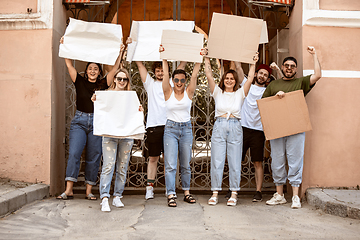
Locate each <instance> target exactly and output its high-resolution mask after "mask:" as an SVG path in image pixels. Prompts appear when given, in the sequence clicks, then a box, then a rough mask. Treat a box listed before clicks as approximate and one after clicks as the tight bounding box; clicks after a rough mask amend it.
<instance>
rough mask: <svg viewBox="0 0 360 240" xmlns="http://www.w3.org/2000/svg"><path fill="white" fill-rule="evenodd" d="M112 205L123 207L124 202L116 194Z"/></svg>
mask: <svg viewBox="0 0 360 240" xmlns="http://www.w3.org/2000/svg"><path fill="white" fill-rule="evenodd" d="M113 206H115V207H124V204H123V203H122V202H121V197H119V196H116V197H114V198H113Z"/></svg>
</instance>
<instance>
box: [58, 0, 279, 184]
mask: <svg viewBox="0 0 360 240" xmlns="http://www.w3.org/2000/svg"><path fill="white" fill-rule="evenodd" d="M189 1H191V2H193V4H194V8H193V9H194V20H195V18H196V9H197V8H196V4H197V3H198V2H207V6H208V9H207V10H208V11H207V12H208V15H207V32H208V30H209V25H210V5H211V4H210V1H209V0H204V1H199V0H197V1H196V2H195V0H189ZM189 1H186V0H182V1H181V0H173V20H181V19H182V18H181V6H182V5H181V3H184V2H189ZM90 2H93V3H92V4H91V5H86V4H81V3H77V4H68V6H67V7H68V9H69V12H70V15H73V16H72V17H77V18H80V19H81V14H80V12H81V11H82V12H84V13H83V14H82V15H83V17H82V19H83V20H87V21H100V22H104V19H106V18H109V17H107V16H106V14H105V5H106V4H110V7H109V8H108V10H107V13H111V12H113V13H114V10H111V6H112V7H116V9H119V7H121V4H124V2H130V6H131V7H130V24H131V20H132V16H133V11H134V10H133V0H130V1H119V0H117V1H116V0H114V1H90ZM95 2H97V3H99V2H101V3H99V4H100V5H98V6H97V5H96V3H95ZM134 2H136V1H134ZM154 2H156V4H158V9H159V13H158V19H155V20H162V19H161V18H160V6H161V2H160V0H153V1H149V0H147V1H146V0H143V3H144V4H143V5H144V20H145V19H146V18H147V17H146V5H148V6H149V4H155V3H154ZM169 2H170V1H169ZM220 4H221V12H223V11H224V8H226V6H225V4H227V7H230V8H231V9H233V11H232V12H233V13H234V14H235V15H242V16H243V15H244V14H245V12H246V10H247V11H248V15H249V16H250V15H251V16H252V17H257V18H260V17H261V18H263V19H265V17H266V15H267V14H270V15H271V14H274V11H268V9H267V8H266V7H263V6H258V5H254V4H251V3H248V2H247V1H245V0H242V1H240V0H239V1H237V0H235V1H234V0H227V1H226V2H225V3H224V1H223V0H221V3H220ZM218 5H219V4H218ZM244 5H245V6H246V7H247V9H246V8H245V10H242V9H241V6H244ZM96 7H97V9H96ZM275 10H277V11H278V10H279V9H275ZM91 11H93V12H91ZM96 11H97V12H96ZM101 11H102V12H101ZM219 12H220V11H219ZM282 12H284V11H282ZM99 13H102V14H99ZM115 13H117V11H116V12H115ZM224 13H226V12H224ZM256 14H258V16H257V15H256ZM281 14H282V13H281ZM115 16H117V14H116V15H115ZM276 16H277V15H276V13H275V23H276V25H275V26H270V28H273V29H278V28H279V26H278V24H277V21H278V20H276ZM101 17H102V20H101ZM86 18H87V19H86ZM118 19H119V18H118V17H117V21H118ZM137 20H138V19H137ZM196 23H197V22H196V21H195V24H196ZM281 28H284V27H281ZM204 32H206V31H204ZM262 50H263V51H262V61H263V62H265V55H266V54H265V45H264V46H263V47H262ZM217 65H219V66H217ZM145 66H146V67H147V69H148V70H149V73H150V74H152V73H151V72H150V69H151V68H150V66H151V62H146V63H145ZM212 66H213V67H214V68H213V72H214V73H215V77H214V78H215V81H216V82H218V81H219V80H220V75H221V71H222V69H223V68H224V63H223V62H222V61H221V62H219V61H217V60H215V59H212ZM126 67H127V68H128V69H129V72H130V74H131V77H132V89H133V90H135V91H136V92H137V94H138V97H139V99H140V102H141V104H142V105H143V107H144V113H145V114H146V110H147V94H146V91H145V89H144V88H143V86H142V82H141V79H140V75H139V72H138V69H137V67H136V64H135V63H132V64H131V65H127V66H126ZM192 67H193V64H187V66H186V69H185V70H186V72H190V73H191V72H192ZM203 68H204V66H203V65H202V67H201V70H200V73H199V77H198V86H197V89H196V92H195V95H194V97H193V104H192V108H191V117H192V119H191V121H192V124H193V136H194V139H193V149H192V160H191V173H192V177H191V189H193V190H210V187H211V180H210V157H211V141H210V139H211V133H212V129H213V124H214V115H215V112H214V109H215V108H214V100H213V98H212V97H211V96H210V92H209V89H208V86H207V80H206V77H205V73H204V69H203ZM219 69H220V70H219ZM75 94H76V93H75V89H74V86H73V84H72V83H71V80H70V78H69V77H68V79H67V85H66V98H67V101H66V131H67V132H66V133H67V135H66V136H67V139H68V132H69V129H70V123H71V119H72V117H73V116H74V113H75V110H76V103H75V101H76V97H75ZM145 119H146V116H145ZM66 156H68V140H67V141H66ZM264 156H265V159H264V162H263V164H264V183H263V187H264V190H273V189H274V185H273V183H272V177H271V168H270V162H271V159H270V149H269V144H266V146H265V154H264ZM83 157H84V155H83ZM83 157H82V160H81V168H80V174H79V178H78V183H76V184H75V189H76V188H83V186H84V180H85V179H84V165H85V161H84V158H83ZM65 161H67V160H66V159H65ZM146 170H147V156H146V147H145V144H144V141H136V142H135V144H134V147H133V150H132V156H131V160H130V163H129V167H128V173H127V181H126V189H127V190H144V189H145V187H146ZM100 171H101V166H100V169H99V175H100ZM178 175H179V174H178ZM98 181H99V177H98ZM240 185H241V189H242V190H245V191H246V190H248V191H250V190H251V191H253V190H255V187H256V185H255V168H254V166H253V164H252V163H251V159H250V155H249V151H248V152H247V155H246V158H245V159H244V161H243V162H242V173H241V184H240ZM177 186H180V178H179V177H177ZM154 187H155V189H164V187H165V176H164V161H163V158H162V157H161V158H160V162H159V163H158V167H157V177H156V180H155V184H154ZM228 187H229V176H228V166H227V164H225V169H224V176H223V189H228Z"/></svg>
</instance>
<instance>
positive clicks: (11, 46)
mask: <svg viewBox="0 0 360 240" xmlns="http://www.w3.org/2000/svg"><path fill="white" fill-rule="evenodd" d="M51 37H52V30H34V31H32V30H30V31H29V30H16V31H0V73H1V74H0V109H1V111H0V132H1V136H2V137H1V139H0V153H1V157H0V177H8V178H11V179H13V180H19V181H27V182H43V183H47V184H49V183H50V171H49V169H50V161H49V159H50V144H51V143H50V134H51V132H50V131H51V92H50V89H51V85H50V84H51V82H50V79H51V69H52V64H51V63H52V59H51V49H52V41H51Z"/></svg>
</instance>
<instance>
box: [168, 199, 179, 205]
mask: <svg viewBox="0 0 360 240" xmlns="http://www.w3.org/2000/svg"><path fill="white" fill-rule="evenodd" d="M175 199H176V198H175V197H170V198H168V206H169V207H176V206H177V204H176V200H175Z"/></svg>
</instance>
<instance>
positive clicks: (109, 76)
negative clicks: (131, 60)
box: [106, 43, 125, 86]
mask: <svg viewBox="0 0 360 240" xmlns="http://www.w3.org/2000/svg"><path fill="white" fill-rule="evenodd" d="M124 49H125V45H124V44H122V43H121V46H120V53H119V56H118V58H117V59H116V62H115V64H114V66H113V67H112V69H111V70H110V72H108V74H107V75H106V82H107V85H108V86H110V85H111V83H112V82H113V81H114V76H115V72H116V70H118V69H119V68H120V62H121V56H122V53H123V52H124Z"/></svg>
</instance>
